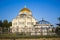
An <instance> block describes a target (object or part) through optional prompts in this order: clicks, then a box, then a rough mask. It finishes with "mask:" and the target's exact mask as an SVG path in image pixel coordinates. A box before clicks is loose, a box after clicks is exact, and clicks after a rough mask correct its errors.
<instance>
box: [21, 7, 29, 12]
mask: <svg viewBox="0 0 60 40" xmlns="http://www.w3.org/2000/svg"><path fill="white" fill-rule="evenodd" d="M23 11H27V12H30V10H29V9H28V8H23V9H22V10H21V12H23Z"/></svg>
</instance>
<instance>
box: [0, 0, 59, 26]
mask: <svg viewBox="0 0 60 40" xmlns="http://www.w3.org/2000/svg"><path fill="white" fill-rule="evenodd" d="M24 5H26V6H27V8H28V9H30V10H31V12H32V15H33V17H34V18H35V19H37V20H41V19H42V18H44V19H45V20H47V21H49V22H50V23H52V24H53V25H55V24H56V23H57V22H58V20H57V18H58V17H60V1H59V0H0V20H4V19H7V20H8V21H12V19H13V18H15V17H16V16H17V15H18V14H19V11H20V10H21V9H22V8H24Z"/></svg>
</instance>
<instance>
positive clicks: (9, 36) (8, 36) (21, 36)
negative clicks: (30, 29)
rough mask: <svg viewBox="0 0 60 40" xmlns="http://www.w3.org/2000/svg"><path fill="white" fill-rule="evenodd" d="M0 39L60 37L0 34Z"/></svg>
mask: <svg viewBox="0 0 60 40" xmlns="http://www.w3.org/2000/svg"><path fill="white" fill-rule="evenodd" d="M0 38H60V36H48V35H47V36H42V35H38V36H36V35H34V36H31V35H20V34H0Z"/></svg>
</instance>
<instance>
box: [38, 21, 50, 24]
mask: <svg viewBox="0 0 60 40" xmlns="http://www.w3.org/2000/svg"><path fill="white" fill-rule="evenodd" d="M38 23H39V24H50V22H48V21H45V20H41V21H39V22H38Z"/></svg>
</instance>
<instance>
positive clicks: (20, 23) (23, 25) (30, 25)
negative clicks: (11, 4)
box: [10, 7, 52, 35]
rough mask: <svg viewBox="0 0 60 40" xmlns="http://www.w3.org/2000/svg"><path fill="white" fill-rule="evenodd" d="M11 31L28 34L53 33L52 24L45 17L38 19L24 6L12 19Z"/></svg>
mask: <svg viewBox="0 0 60 40" xmlns="http://www.w3.org/2000/svg"><path fill="white" fill-rule="evenodd" d="M10 32H12V33H23V34H26V35H51V32H52V26H51V23H49V22H48V21H46V20H44V19H42V20H40V21H37V20H36V19H35V18H34V17H33V15H32V12H31V11H30V10H29V9H28V8H26V7H24V8H23V9H21V10H20V12H19V14H18V16H17V17H16V18H14V19H13V20H12V26H11V27H10Z"/></svg>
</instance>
